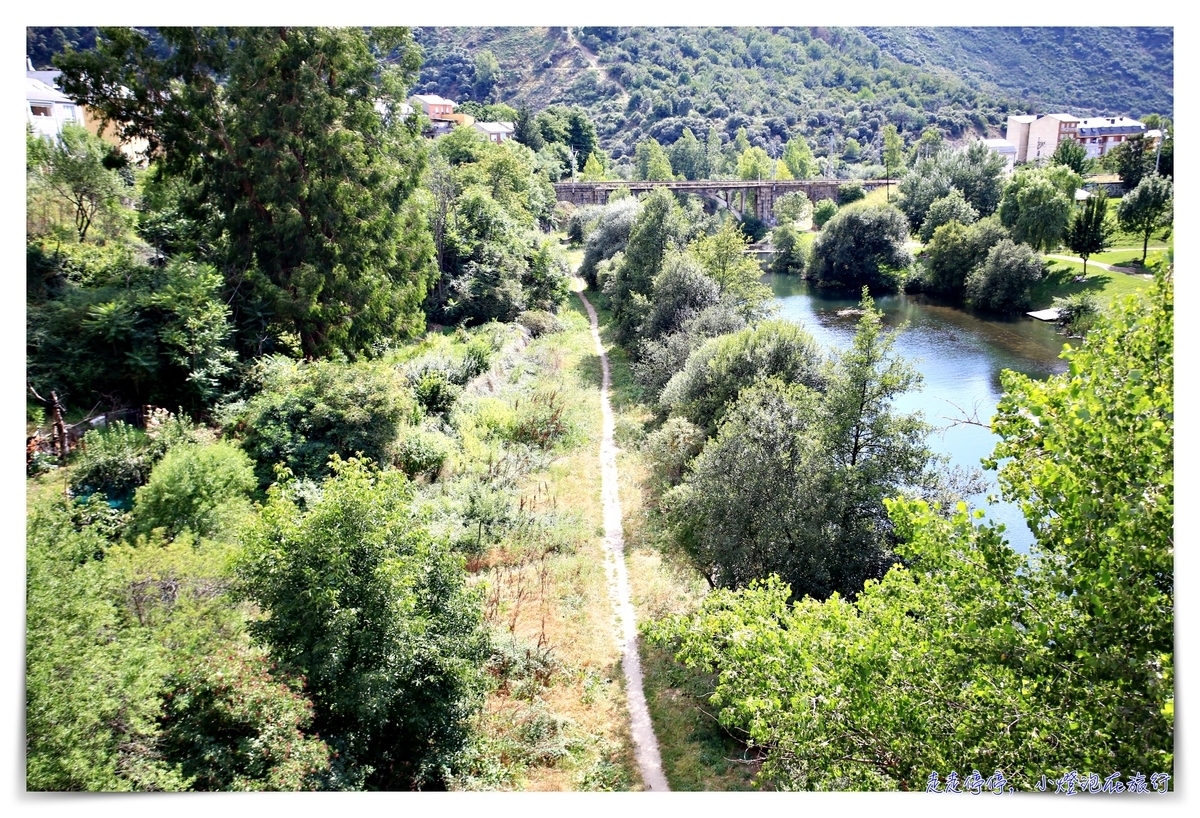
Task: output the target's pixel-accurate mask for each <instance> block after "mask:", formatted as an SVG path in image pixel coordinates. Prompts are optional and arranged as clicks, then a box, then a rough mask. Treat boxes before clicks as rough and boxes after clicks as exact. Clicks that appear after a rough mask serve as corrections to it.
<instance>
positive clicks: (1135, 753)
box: [652, 280, 1174, 790]
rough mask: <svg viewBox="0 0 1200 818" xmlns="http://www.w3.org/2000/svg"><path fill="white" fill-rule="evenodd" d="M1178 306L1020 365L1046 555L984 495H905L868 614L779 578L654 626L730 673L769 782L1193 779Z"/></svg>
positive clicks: (1010, 486)
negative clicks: (1176, 386)
mask: <svg viewBox="0 0 1200 818" xmlns="http://www.w3.org/2000/svg"><path fill="white" fill-rule="evenodd" d="M1172 306H1173V298H1172V294H1171V286H1170V282H1169V280H1162V281H1160V282H1159V283H1158V284H1157V285H1156V289H1155V291H1154V295H1153V297H1152V299H1151V300H1150V302H1149V303H1146V302H1143V303H1142V304H1136V303H1134V302H1133V301H1132V300H1126V301H1125V302H1123V303H1121V304H1120V306H1119V307H1118V310H1117V315H1116V316H1115V317H1114V318H1113V319H1111V320H1102V321H1101V325H1100V326H1098V327H1097V328H1096V329H1095V330H1093V333H1092V334H1091V335H1090V336H1089V338H1088V339H1087V340H1086V341H1085V342H1084V345H1083V348H1082V349H1080V350H1070V349H1068V351H1067V352H1066V353H1065V355H1064V357H1067V358H1068V359H1069V360H1070V363H1071V366H1070V370H1069V371H1068V372H1066V373H1064V374H1063V375H1058V376H1055V377H1052V378H1050V379H1048V380H1033V379H1030V378H1027V377H1025V376H1023V375H1019V374H1017V373H1012V372H1007V373H1004V375H1003V380H1004V384H1005V388H1006V395H1005V397H1004V398H1002V400H1001V404H1000V407H999V409H998V416H997V419H996V424H995V428H996V431H997V433H998V434H999V435H1000V436H1001V443H1000V444H999V445H998V446H997V450H996V451H995V452H994V455H993V461H994V463H998V462H1001V461H1002V462H1004V463H1005V464H1006V465H1004V466H1002V467H1001V475H1002V476H1001V487H1002V489H1003V490H1004V492H1005V496H1006V498H1009V499H1016V500H1018V501H1020V502H1022V504H1023V507H1024V509H1025V513H1026V517H1027V519H1028V521H1029V523H1030V524H1031V526H1033V530H1034V531H1035V532H1036V535H1037V538H1038V545H1036V546H1035V547H1034V549H1033V552H1032V553H1031V554H1030V555H1028V556H1026V555H1022V554H1020V553H1019V552H1016V551H1015V550H1014V549H1012V548H1011V547H1010V546H1009V544H1008V543H1007V542H1005V540H1004V536H1003V529H1002V528H1001V527H997V526H995V525H993V524H980V523H979V522H978V521H977V520H976V519H973V515H972V514H970V513H969V512H968V509H967V508H966V506H965V505H959V507H958V509H957V510H956V511H954V512H953V513H952V515H951V516H950V517H949V518H948V519H947V518H946V516H944V515H943V514H941V513H938V510H936V509H931V508H929V507H928V506H927V505H926V504H924V503H922V502H914V501H897V502H894V503H892V504H891V506H890V516H891V517H892V518H893V519H894V520H895V525H896V526H897V528H898V529H899V530H900V532H901V533H902V534H903V540H904V541H903V542H902V543H900V544H898V545H897V546H896V550H897V552H898V553H899V554H900V555H901V556H902V557H903V559H904V562H903V563H902V564H897V565H895V566H893V567H892V568H891V570H890V571H889V572H888V574H887V575H886V576H885V577H884V578H883V579H882V580H881V581H880V582H879V583H869V584H868V585H867V586H866V588H865V589H864V590H863V592H862V593H861V594H860V595H859V596H858V598H857V600H855V601H854V602H847V601H846V600H845V599H842V598H840V597H838V598H830V599H829V600H827V601H825V602H817V601H815V600H800V601H799V602H797V603H795V604H793V605H789V604H788V598H789V589H788V587H787V586H786V585H785V584H784V583H782V582H780V581H778V580H775V579H772V580H768V581H767V582H764V583H761V584H758V585H754V586H751V587H750V588H748V589H745V590H741V591H737V592H730V591H718V592H715V593H713V594H710V595H709V596H708V597H707V598H706V599H705V601H704V603H703V605H702V606H701V609H700V611H699V613H697V614H695V615H693V616H689V617H674V618H670V619H668V620H666V621H664V622H661V623H660V624H659V625H657V626H656V627H654V628H653V629H652V637H654V638H656V639H657V640H659V641H661V642H664V643H670V644H673V645H674V647H675V648H676V650H677V658H678V660H679V661H681V662H683V663H684V664H685V665H687V666H688V667H694V668H697V669H700V670H702V671H705V672H708V673H713V674H716V677H715V678H716V683H715V691H714V695H713V696H712V697H711V698H710V700H709V704H710V705H711V706H712V707H714V708H716V714H717V717H718V718H719V720H720V722H721V724H722V725H723V726H724V727H725V728H726V729H728V730H740V731H744V732H745V734H747V735H748V741H749V743H750V744H751V746H758V747H762V748H764V749H765V750H766V762H765V764H764V765H763V768H762V772H761V773H760V781H762V782H763V783H771V784H773V785H774V786H775V787H776V788H777V789H781V790H791V789H811V790H821V789H907V790H917V789H921V788H923V787H924V786H925V784H926V782H929V783H935V784H937V786H938V787H939V789H940V788H942V787H943V780H942V776H944V775H945V772H944V771H946V770H951V769H957V770H962V769H978V770H980V771H981V772H982V773H984V774H986V775H989V776H990V775H991V772H990V771H992V770H997V769H998V770H1002V771H1003V773H1004V776H1005V777H1006V778H1007V780H1008V783H1009V785H1011V786H1013V787H1015V788H1016V789H1018V790H1031V789H1033V788H1034V787H1035V785H1036V784H1037V782H1038V780H1039V778H1040V777H1041V776H1043V775H1045V776H1047V777H1050V778H1055V777H1059V776H1062V775H1064V774H1066V773H1067V772H1068V771H1070V770H1075V771H1090V770H1101V771H1104V772H1101V773H1099V775H1104V774H1105V773H1106V772H1107V771H1114V772H1115V771H1117V770H1121V771H1125V770H1161V771H1166V772H1167V773H1168V774H1170V773H1172V772H1173V771H1174V770H1173V760H1174V725H1173V722H1174V678H1173V666H1174V660H1173V657H1174V583H1173V579H1172V578H1173V551H1174V549H1173V540H1174V534H1173V527H1174V514H1173V495H1174V491H1173V486H1174V480H1173V474H1174V472H1173V452H1172V449H1173V445H1172V428H1173V421H1172V416H1173V409H1174V404H1173V387H1172V375H1173V367H1172V355H1171V350H1172V348H1173V322H1172ZM1113 497H1123V498H1127V501H1125V502H1119V503H1118V502H1112V499H1111V498H1113ZM1131 554H1134V555H1136V557H1133V558H1131V556H1130V555H1131ZM914 621H918V622H920V623H921V627H919V628H917V627H913V622H914ZM931 702H932V703H934V706H931V704H930V703H931ZM931 771H933V772H941V775H940V776H938V778H937V779H934V778H932V777H931V776H930V772H931ZM1124 777H1125V779H1126V780H1127V779H1128V774H1125V775H1124ZM994 781H995V779H993V782H994Z"/></svg>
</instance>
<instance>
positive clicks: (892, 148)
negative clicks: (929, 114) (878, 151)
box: [883, 122, 904, 202]
mask: <svg viewBox="0 0 1200 818" xmlns="http://www.w3.org/2000/svg"><path fill="white" fill-rule="evenodd" d="M883 165H884V168H885V171H884V172H885V174H886V175H887V200H888V201H889V202H890V201H891V200H892V172H893V171H895V170H898V169H901V168H903V167H904V140H903V139H901V137H900V133H899V132H898V131H897V130H896V126H895V125H893V124H891V123H890V122H889V123H888V124H887V125H885V126H883Z"/></svg>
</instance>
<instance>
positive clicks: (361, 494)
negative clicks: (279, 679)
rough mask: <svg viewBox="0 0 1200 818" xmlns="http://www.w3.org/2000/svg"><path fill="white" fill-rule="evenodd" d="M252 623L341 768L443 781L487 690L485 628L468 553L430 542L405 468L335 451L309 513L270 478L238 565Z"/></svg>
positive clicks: (380, 776) (408, 781)
mask: <svg viewBox="0 0 1200 818" xmlns="http://www.w3.org/2000/svg"><path fill="white" fill-rule="evenodd" d="M239 574H240V576H241V578H242V581H243V582H244V587H245V592H246V594H247V596H248V597H249V598H250V599H252V600H253V601H255V602H256V603H257V604H258V605H260V606H261V607H262V609H263V610H264V611H265V612H266V613H267V614H268V617H267V618H265V619H262V620H259V621H257V622H255V623H253V624H252V628H253V633H254V634H255V636H256V637H257V638H259V639H261V640H262V641H263V642H264V643H265V644H266V645H267V646H268V647H269V649H270V651H271V654H272V656H273V657H274V658H275V659H276V661H278V662H279V663H280V664H281V665H282V666H283V667H285V668H288V669H289V670H290V671H292V672H295V673H297V674H300V675H302V676H303V677H304V679H305V681H306V689H307V690H308V692H309V694H310V695H311V697H312V701H313V705H314V718H313V729H314V730H316V731H317V732H318V733H319V734H320V735H321V736H322V738H324V739H325V741H327V742H328V743H329V744H330V746H331V747H332V748H334V749H335V750H336V752H337V758H336V759H335V761H334V773H335V775H336V777H337V778H338V779H339V780H341V781H343V782H345V784H346V785H350V786H354V785H356V784H359V783H360V782H361V784H363V785H365V786H367V787H370V788H373V789H410V788H413V787H428V786H439V785H441V784H442V783H443V781H444V778H445V775H446V772H447V771H448V769H449V768H450V767H451V766H452V764H453V763H454V759H455V757H456V755H457V754H458V753H459V752H461V750H462V749H463V747H464V745H465V743H466V741H467V738H468V736H469V719H470V717H471V715H472V714H473V713H474V712H475V710H476V709H477V707H478V706H479V704H480V703H481V701H482V692H483V687H484V682H483V679H484V676H483V669H482V665H483V662H484V660H485V659H486V658H487V656H488V639H487V635H486V632H485V631H484V630H483V627H482V618H481V613H480V601H479V595H478V593H477V592H474V591H472V590H471V589H469V588H468V587H467V584H466V581H465V573H464V571H463V565H462V559H461V557H458V556H455V555H453V554H452V553H451V552H450V551H449V549H447V548H446V547H445V546H444V545H442V544H440V543H437V542H435V541H434V540H432V539H431V537H430V535H429V533H428V531H427V530H426V529H425V527H424V526H423V525H422V524H421V523H420V522H419V520H418V517H417V514H416V510H415V508H414V507H413V488H412V484H411V483H410V482H409V481H408V478H407V477H405V476H404V474H403V473H401V472H398V471H387V472H377V471H373V470H371V469H370V468H368V467H367V465H366V464H364V463H363V462H361V461H358V460H349V461H344V462H343V461H335V463H334V476H332V477H331V478H329V479H327V480H326V481H325V482H324V483H323V485H322V492H321V494H320V497H319V498H318V499H316V500H315V501H310V502H309V503H308V504H307V508H306V509H305V510H303V511H302V510H301V509H300V508H299V507H298V506H297V505H296V503H295V501H294V500H293V499H291V498H290V497H289V496H288V493H287V492H286V491H283V490H282V489H279V488H273V489H272V490H271V493H270V498H269V500H268V502H267V505H266V506H265V507H264V508H263V513H262V521H261V524H260V525H259V526H257V527H256V528H255V529H254V530H253V531H251V532H250V534H249V536H248V539H247V542H246V552H245V556H244V558H243V560H242V561H241V564H240V567H239Z"/></svg>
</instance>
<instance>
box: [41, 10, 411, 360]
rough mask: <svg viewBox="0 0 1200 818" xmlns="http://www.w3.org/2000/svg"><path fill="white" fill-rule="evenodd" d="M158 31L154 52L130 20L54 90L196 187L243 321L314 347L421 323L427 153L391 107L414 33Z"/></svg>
mask: <svg viewBox="0 0 1200 818" xmlns="http://www.w3.org/2000/svg"><path fill="white" fill-rule="evenodd" d="M159 35H160V41H161V42H160V47H159V48H156V47H155V46H154V45H152V44H151V42H150V40H149V39H148V38H147V37H146V36H145V35H143V34H142V33H140V32H138V31H136V30H134V29H128V28H121V29H118V28H106V29H103V30H102V31H101V33H100V36H99V37H98V38H97V45H96V49H95V50H94V51H88V52H75V53H68V54H64V55H62V56H61V57H60V58H59V61H58V65H59V67H61V68H62V70H63V75H62V85H63V88H64V90H65V91H66V93H68V94H69V95H71V96H72V97H74V98H75V99H77V100H79V101H80V102H82V103H83V104H85V105H88V106H89V107H91V108H92V109H94V110H96V111H99V112H100V115H101V118H102V119H103V120H104V121H105V122H107V123H112V124H114V125H116V128H117V131H118V133H119V134H120V135H121V136H123V137H125V138H127V139H128V138H134V139H136V138H143V139H145V140H146V141H147V144H148V153H149V154H150V156H151V157H152V158H155V159H157V160H158V161H160V162H161V163H162V164H163V167H164V168H165V169H166V170H167V171H169V172H171V173H173V174H176V175H179V176H183V177H186V178H189V179H192V180H194V181H198V182H199V184H198V185H196V187H195V188H194V197H193V199H192V200H191V201H190V202H189V205H190V208H191V210H192V211H193V212H194V213H195V214H197V215H199V216H201V217H203V218H204V220H205V223H206V224H207V226H208V230H209V233H210V235H209V240H210V243H211V244H212V245H213V246H216V247H220V248H221V254H222V257H221V258H220V259H213V260H214V261H219V262H220V263H221V265H222V266H223V268H224V273H225V276H226V281H227V286H228V291H229V296H230V298H231V299H232V303H233V306H234V307H235V309H236V310H237V311H238V321H239V323H240V324H241V325H243V329H245V328H246V326H247V325H248V324H249V325H251V326H253V325H254V324H255V323H257V324H258V325H259V326H257V327H255V329H257V330H258V331H260V332H263V333H264V334H266V335H274V336H278V335H280V334H281V333H294V335H295V337H296V338H298V340H299V347H300V351H301V352H302V353H303V354H305V355H309V356H315V355H324V354H327V353H329V352H332V351H334V350H342V351H344V352H346V353H349V354H354V353H356V352H358V351H360V350H362V349H364V348H367V347H369V346H370V345H371V344H373V343H374V342H375V341H376V340H378V339H380V338H382V337H387V336H392V335H400V334H406V333H411V332H415V331H417V330H418V329H421V328H422V327H423V326H424V317H423V315H422V313H421V310H420V304H421V301H422V299H423V298H424V296H425V293H426V291H427V289H428V287H429V285H430V283H431V281H432V278H433V272H434V270H433V264H432V243H431V241H430V237H429V230H428V228H427V226H426V219H425V217H424V214H423V213H422V212H421V208H420V206H419V204H418V199H417V197H416V196H415V195H414V194H415V191H416V189H417V186H418V183H419V180H420V178H421V173H422V171H423V169H424V167H425V147H424V144H423V141H422V140H421V138H420V134H419V132H418V130H417V127H418V126H417V119H416V118H415V117H409V118H404V117H402V116H401V115H400V105H401V103H402V102H403V100H404V96H405V90H406V88H408V87H411V85H412V83H413V82H414V81H415V80H416V76H417V70H418V67H419V62H420V58H419V52H418V49H417V47H416V45H415V44H414V43H413V40H412V37H411V35H410V34H409V32H408V31H407V30H406V29H388V28H376V29H372V30H371V32H370V33H367V32H365V31H364V30H362V29H353V28H287V27H278V28H162V29H159ZM163 47H165V50H166V53H165V55H163V54H162V53H161V49H162V48H163ZM214 213H215V214H219V215H217V216H214V215H213V214H214ZM255 313H257V314H258V315H263V314H265V315H266V316H267V318H265V319H254V318H252V314H255ZM263 324H265V325H266V326H262V325H263Z"/></svg>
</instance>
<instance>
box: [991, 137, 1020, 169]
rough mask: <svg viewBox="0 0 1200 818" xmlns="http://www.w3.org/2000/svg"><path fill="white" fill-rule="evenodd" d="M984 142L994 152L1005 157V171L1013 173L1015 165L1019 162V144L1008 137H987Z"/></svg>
mask: <svg viewBox="0 0 1200 818" xmlns="http://www.w3.org/2000/svg"><path fill="white" fill-rule="evenodd" d="M983 144H984V145H986V146H987V149H988V150H989V151H991V152H992V153H998V154H1000V155H1001V156H1003V157H1004V173H1005V174H1006V175H1011V174H1012V172H1013V167H1014V166H1015V165H1016V163H1017V146H1016V145H1014V144H1013V143H1011V142H1009V141H1008V140H1007V139H985V140H983Z"/></svg>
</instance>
